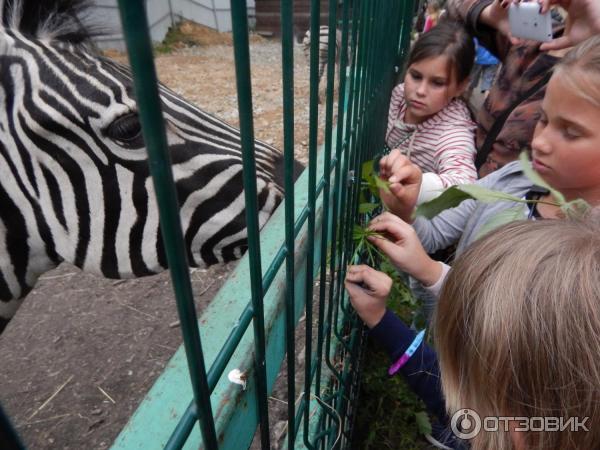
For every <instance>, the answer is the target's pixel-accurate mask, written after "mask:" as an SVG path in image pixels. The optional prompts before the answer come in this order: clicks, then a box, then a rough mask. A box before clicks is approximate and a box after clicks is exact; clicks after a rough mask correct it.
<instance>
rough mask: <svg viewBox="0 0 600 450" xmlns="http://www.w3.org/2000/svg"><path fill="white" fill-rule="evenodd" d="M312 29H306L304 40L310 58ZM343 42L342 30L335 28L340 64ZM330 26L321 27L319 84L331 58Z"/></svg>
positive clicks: (336, 55) (337, 60) (336, 60)
mask: <svg viewBox="0 0 600 450" xmlns="http://www.w3.org/2000/svg"><path fill="white" fill-rule="evenodd" d="M310 40H311V39H310V30H307V31H306V34H305V35H304V39H303V40H302V45H303V50H304V54H305V56H306V58H307V60H309V56H310ZM341 44H342V33H341V31H340V30H337V29H336V30H335V57H334V58H335V64H336V65H338V66H339V63H340V48H341ZM328 53H329V27H327V26H321V27H319V85H321V78H323V74H324V73H325V67H327V61H328V58H329V55H328Z"/></svg>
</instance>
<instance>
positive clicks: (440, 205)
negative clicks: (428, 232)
mask: <svg viewBox="0 0 600 450" xmlns="http://www.w3.org/2000/svg"><path fill="white" fill-rule="evenodd" d="M469 198H473V197H471V195H469V194H467V193H466V192H464V191H462V190H460V189H459V188H458V186H451V187H449V188H448V189H446V190H445V191H444V192H443V193H442V194H441V195H440V196H439V197H436V198H434V199H433V200H431V201H428V202H425V203H422V204H420V205H419V206H418V207H417V209H416V210H415V216H423V217H425V218H427V219H432V218H433V217H435V216H437V215H438V214H439V213H441V212H442V211H444V210H445V209H448V208H454V207H455V206H458V205H460V204H461V203H462V202H463V200H467V199H469Z"/></svg>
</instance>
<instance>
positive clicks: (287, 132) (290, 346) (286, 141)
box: [281, 0, 296, 448]
mask: <svg viewBox="0 0 600 450" xmlns="http://www.w3.org/2000/svg"><path fill="white" fill-rule="evenodd" d="M293 30H294V10H293V4H292V0H281V61H282V64H283V70H282V77H283V80H282V82H283V118H284V123H283V154H284V158H285V200H284V201H285V248H286V286H293V284H294V253H295V244H294V237H295V236H294V180H293V177H292V175H293V173H294V32H293ZM295 311H296V307H295V298H294V290H293V289H286V294H285V340H286V356H287V358H286V362H287V415H288V419H287V423H288V425H287V426H288V430H295V428H296V424H295V419H296V370H295V369H296V337H295V331H296V330H295V320H294V312H295ZM295 439H296V434H295V433H293V432H291V433H288V435H287V445H288V448H292V447H293V446H294V441H295Z"/></svg>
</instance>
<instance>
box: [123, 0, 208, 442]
mask: <svg viewBox="0 0 600 450" xmlns="http://www.w3.org/2000/svg"><path fill="white" fill-rule="evenodd" d="M119 10H120V12H121V21H122V23H123V29H124V34H125V42H126V44H127V49H128V54H129V60H130V63H131V70H132V72H133V75H134V83H135V93H136V99H137V103H138V107H139V114H140V122H141V124H142V133H143V136H144V141H145V143H146V147H147V149H148V161H149V165H150V172H151V174H152V179H153V182H154V189H155V191H156V198H157V202H158V207H159V217H160V228H161V232H162V236H163V241H164V246H165V252H166V255H167V261H168V263H169V269H170V272H171V278H172V280H173V289H174V291H175V298H176V300H177V309H178V312H179V318H180V322H181V329H182V333H183V341H184V345H185V348H186V354H187V357H188V367H189V371H190V378H191V383H192V386H193V391H194V401H195V404H196V408H197V409H198V411H199V412H200V415H201V421H200V428H201V430H202V436H203V439H204V443H205V446H206V448H209V449H213V448H215V449H216V448H217V437H216V433H215V427H214V422H213V414H212V409H211V405H210V393H209V389H208V383H207V379H206V369H205V367H204V356H203V352H202V344H201V342H200V334H199V332H198V325H197V323H198V320H197V317H196V309H195V306H194V298H193V294H192V286H191V282H190V277H189V268H188V267H189V266H188V262H187V256H186V252H185V247H184V240H183V232H182V228H181V220H180V217H179V209H178V205H179V203H178V201H177V194H176V191H175V184H174V182H173V173H172V171H171V161H170V158H169V154H168V152H167V139H166V134H165V129H164V122H163V117H162V111H161V107H160V98H159V95H158V86H157V77H156V70H155V68H154V61H153V55H152V45H151V42H150V35H149V31H148V19H147V16H146V11H145V2H143V1H142V0H128V1H126V0H119Z"/></svg>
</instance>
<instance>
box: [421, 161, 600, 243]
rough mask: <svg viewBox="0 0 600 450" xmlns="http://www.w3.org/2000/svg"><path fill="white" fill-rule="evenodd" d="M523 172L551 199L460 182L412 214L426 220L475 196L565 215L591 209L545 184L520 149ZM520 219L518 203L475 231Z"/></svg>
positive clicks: (481, 200)
mask: <svg viewBox="0 0 600 450" xmlns="http://www.w3.org/2000/svg"><path fill="white" fill-rule="evenodd" d="M520 160H521V165H522V168H523V173H524V174H525V175H526V176H527V177H528V178H529V179H530V180H531V181H532V183H533V184H535V185H536V186H540V187H543V188H546V189H548V191H549V192H550V194H551V195H552V197H553V198H554V202H549V201H546V200H525V199H523V198H520V197H515V196H514V195H510V194H507V193H505V192H500V191H494V190H491V189H487V188H484V187H481V186H479V185H475V184H464V185H458V186H452V187H450V188H448V189H446V190H445V191H444V192H443V193H442V195H440V196H439V197H437V198H435V199H433V200H431V201H429V202H427V203H423V204H422V205H420V206H419V207H417V209H416V210H415V216H423V217H426V218H428V219H431V218H432V217H435V216H436V215H437V214H439V213H440V212H442V211H444V210H445V209H449V208H454V207H456V206H458V205H459V204H460V203H461V202H463V201H464V200H467V199H475V200H478V201H480V202H483V203H494V202H513V203H542V204H549V205H552V206H557V207H559V208H560V209H561V210H562V211H563V213H564V214H565V216H567V217H572V218H577V217H581V216H583V215H585V213H586V212H587V211H589V209H590V208H591V207H590V205H589V204H588V203H587V202H586V201H585V200H582V199H575V200H572V201H569V202H567V201H566V199H565V197H564V196H563V195H562V194H561V193H560V192H558V191H557V190H556V189H553V188H552V187H550V185H548V183H546V182H545V181H544V180H543V179H542V177H540V175H539V174H538V173H537V172H535V171H534V170H533V169H532V168H531V163H530V161H529V157H528V156H527V153H526V152H522V153H521V156H520ZM522 219H524V214H523V208H520V207H518V206H515V207H511V208H507V209H506V210H503V211H500V212H499V213H498V214H496V215H495V216H494V217H492V218H491V219H490V220H489V221H488V222H486V223H485V224H484V226H483V227H482V228H481V229H480V230H479V232H478V234H477V236H478V237H481V236H483V235H485V234H487V233H489V232H490V231H492V230H494V229H496V228H498V227H500V226H501V225H505V224H507V223H510V222H514V221H515V220H522Z"/></svg>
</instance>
